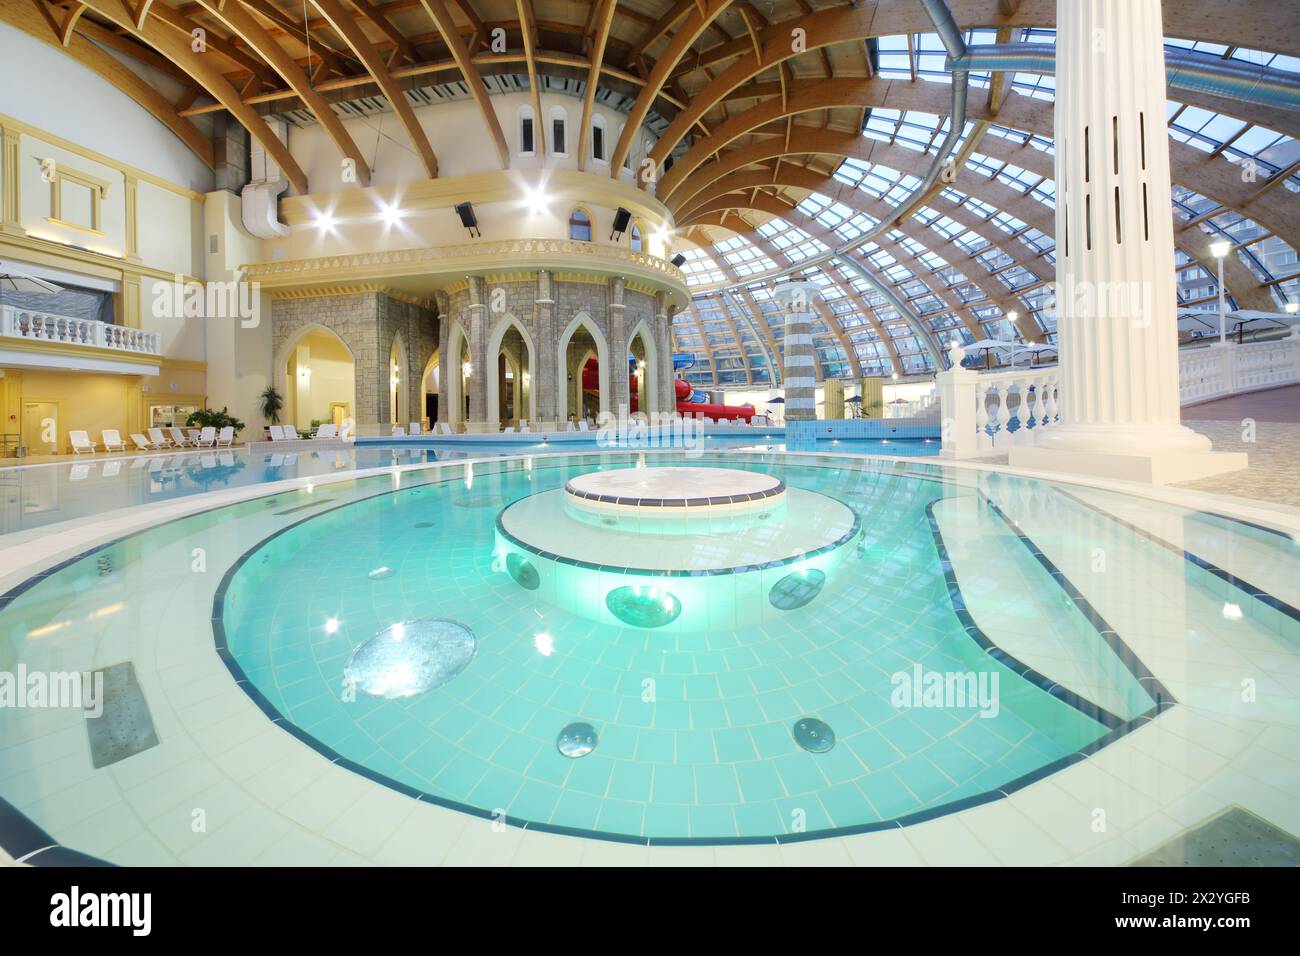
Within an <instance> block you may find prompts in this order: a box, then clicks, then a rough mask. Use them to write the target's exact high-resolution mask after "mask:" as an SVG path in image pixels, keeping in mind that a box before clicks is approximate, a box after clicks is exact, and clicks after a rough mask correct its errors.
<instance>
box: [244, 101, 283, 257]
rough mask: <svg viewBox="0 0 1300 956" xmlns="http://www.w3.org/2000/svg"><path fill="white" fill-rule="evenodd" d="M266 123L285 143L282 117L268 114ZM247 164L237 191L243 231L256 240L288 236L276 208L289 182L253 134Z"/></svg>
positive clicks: (277, 137)
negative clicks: (245, 181)
mask: <svg viewBox="0 0 1300 956" xmlns="http://www.w3.org/2000/svg"><path fill="white" fill-rule="evenodd" d="M266 124H267V125H268V126H269V127H270V128H271V133H272V134H273V135H274V136H275V137H276V139H278V140H279V141H280V142H282V143H285V144H287V143H288V124H287V123H286V122H285V121H284V120H282V119H276V118H274V117H268V118H267V121H266ZM248 165H249V169H248V174H249V183H248V185H247V186H245V187H244V188H243V190H241V192H240V194H239V195H240V198H241V199H242V200H243V202H242V204H241V218H242V219H243V222H244V229H245V231H246V232H248V234H249V235H251V236H254V237H256V238H258V239H279V238H282V237H284V236H287V235H289V227H288V226H286V225H285V224H284V223H282V222H281V221H280V211H279V204H280V198H279V197H280V194H281V193H282V192H284V191H285V190H286V189H288V188H289V182H288V180H286V179H285V178H284V174H283V173H281V172H280V167H279V165H277V164H276V162H275V160H274V159H272V158H271V156H270V155H268V154H267V152H266V148H265V147H264V146H263V145H262V143H261V141H260V140H258V139H257V138H256V137H254V138H253V141H252V145H251V146H250V147H249V164H248Z"/></svg>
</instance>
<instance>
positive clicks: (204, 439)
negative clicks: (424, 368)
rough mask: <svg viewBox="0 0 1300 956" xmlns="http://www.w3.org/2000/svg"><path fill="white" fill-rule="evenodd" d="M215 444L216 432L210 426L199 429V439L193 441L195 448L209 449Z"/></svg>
mask: <svg viewBox="0 0 1300 956" xmlns="http://www.w3.org/2000/svg"><path fill="white" fill-rule="evenodd" d="M216 443H217V430H216V428H214V427H213V426H211V425H209V426H208V427H206V428H201V429H199V437H198V438H196V439H194V445H195V447H197V448H211V447H212V446H213V445H215V444H216Z"/></svg>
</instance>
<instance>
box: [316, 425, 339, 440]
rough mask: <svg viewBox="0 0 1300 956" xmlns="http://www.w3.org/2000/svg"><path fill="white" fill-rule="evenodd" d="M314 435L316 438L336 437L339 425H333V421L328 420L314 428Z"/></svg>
mask: <svg viewBox="0 0 1300 956" xmlns="http://www.w3.org/2000/svg"><path fill="white" fill-rule="evenodd" d="M316 437H317V438H338V437H339V426H337V425H335V424H334V423H333V422H328V423H327V424H324V425H322V426H321V427H320V428H318V429H316Z"/></svg>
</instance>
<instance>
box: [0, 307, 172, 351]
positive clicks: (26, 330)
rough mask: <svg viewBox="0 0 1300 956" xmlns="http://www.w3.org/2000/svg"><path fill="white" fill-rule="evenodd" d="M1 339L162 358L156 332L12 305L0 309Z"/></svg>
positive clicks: (160, 340)
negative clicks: (133, 353) (134, 353)
mask: <svg viewBox="0 0 1300 956" xmlns="http://www.w3.org/2000/svg"><path fill="white" fill-rule="evenodd" d="M0 337H4V338H11V339H27V340H28V341H33V342H52V343H54V342H57V343H62V344H67V345H85V346H90V347H94V348H101V349H113V350H115V351H118V352H137V353H141V354H144V355H161V354H162V336H161V335H160V334H159V333H157V332H146V331H144V330H143V329H133V328H129V327H128V326H125V325H110V324H108V323H107V322H100V321H98V320H96V319H77V318H72V317H70V316H66V315H54V314H52V313H49V312H41V311H38V310H36V309H23V308H19V307H18V306H13V305H0Z"/></svg>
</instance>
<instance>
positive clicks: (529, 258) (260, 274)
mask: <svg viewBox="0 0 1300 956" xmlns="http://www.w3.org/2000/svg"><path fill="white" fill-rule="evenodd" d="M506 263H508V264H509V265H510V266H511V267H512V269H514V270H521V269H522V270H535V269H554V270H560V269H563V270H564V273H563V274H564V275H566V276H571V277H576V276H577V275H578V273H587V275H588V278H590V274H591V273H597V274H601V275H607V276H608V275H617V276H624V277H626V278H627V279H628V280H629V282H636V283H637V286H638V287H639V288H640V289H641V291H645V292H646V293H647V294H655V293H657V292H666V293H668V294H669V296H670V298H671V299H672V301H673V304H675V305H678V306H685V304H686V303H687V302H688V301H689V300H690V293H689V291H688V290H687V287H686V276H685V275H684V274H683V273H682V271H681V270H680V269H678V268H677V267H676V266H674V265H673V264H672V263H670V262H669V261H668V260H666V259H660V258H659V257H658V256H652V255H648V254H646V253H643V252H633V251H632V250H631V249H625V248H622V247H619V246H612V245H603V244H599V243H591V242H580V241H577V240H571V239H507V240H501V241H482V240H480V241H477V242H467V243H460V244H456V245H449V246H437V247H434V248H426V249H398V250H389V251H379V252H361V253H354V254H351V255H335V256H318V257H315V258H310V259H285V260H281V261H279V262H255V263H249V264H246V265H243V266H241V267H240V268H241V271H242V272H243V274H244V278H245V279H247V280H249V281H254V282H260V283H262V285H263V286H264V287H265V288H267V289H269V290H278V289H293V288H297V289H302V288H303V287H304V286H315V287H317V288H318V289H319V288H320V287H321V286H322V285H325V286H328V287H329V288H343V287H348V285H349V283H348V281H347V280H355V281H357V282H364V281H365V280H367V279H375V280H378V279H392V278H396V277H403V276H428V277H429V278H430V279H431V280H433V281H434V282H435V283H436V284H439V285H441V282H439V281H438V280H439V277H442V279H443V281H447V280H450V281H461V280H463V279H464V277H465V275H466V273H475V274H478V275H483V274H499V273H500V270H501V267H502V265H503V264H506ZM557 274H558V273H557ZM453 277H454V278H453ZM340 280H343V281H342V282H341V281H340ZM316 294H328V293H321V292H317V293H316Z"/></svg>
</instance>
